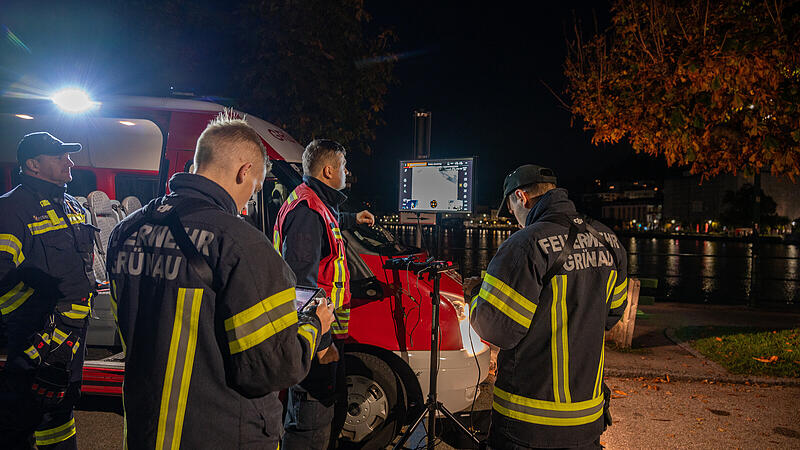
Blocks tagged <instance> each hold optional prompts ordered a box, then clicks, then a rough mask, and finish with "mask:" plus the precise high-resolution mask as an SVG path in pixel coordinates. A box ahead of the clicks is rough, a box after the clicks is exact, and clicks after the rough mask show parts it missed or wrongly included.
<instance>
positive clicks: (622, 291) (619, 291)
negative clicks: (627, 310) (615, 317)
mask: <svg viewBox="0 0 800 450" xmlns="http://www.w3.org/2000/svg"><path fill="white" fill-rule="evenodd" d="M627 298H628V279H627V278H625V280H623V282H622V283H620V284H619V285H618V286H617V287H615V288H614V296H613V297H611V306H610V308H611V309H614V308H619V307H620V306H622V303H623V302H624V301H625V300H626V299H627Z"/></svg>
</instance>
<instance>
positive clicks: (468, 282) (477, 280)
mask: <svg viewBox="0 0 800 450" xmlns="http://www.w3.org/2000/svg"><path fill="white" fill-rule="evenodd" d="M479 284H481V277H469V278H467V279H465V280H464V282H463V283H461V286H462V287H463V288H464V301H466V302H467V304H469V302H471V301H472V290H473V289H475V286H477V285H479Z"/></svg>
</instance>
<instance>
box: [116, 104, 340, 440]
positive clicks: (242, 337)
mask: <svg viewBox="0 0 800 450" xmlns="http://www.w3.org/2000/svg"><path fill="white" fill-rule="evenodd" d="M268 165H269V163H268V160H267V156H266V151H265V148H264V146H263V144H262V142H261V138H260V137H259V136H258V134H257V133H256V132H255V131H254V130H253V129H252V128H251V127H250V126H249V125H248V124H247V123H246V122H245V121H244V120H241V119H238V118H236V117H235V116H234V115H233V114H231V113H229V112H223V113H221V114H220V116H219V117H218V118H216V119H215V120H213V121H212V122H211V123H210V124H209V125H208V127H207V128H206V129H205V131H204V132H203V134H202V135H201V136H200V138H199V139H198V141H197V148H196V151H195V156H194V166H195V171H196V172H195V173H193V174H189V173H178V174H176V175H174V176H173V177H172V179H170V181H169V187H170V191H171V194H169V195H167V196H165V197H162V198H158V199H155V200H153V201H151V202H150V203H148V204H147V205H146V206H145V207H144V208H142V209H141V210H139V211H138V212H136V213H134V214H132V215H130V216H128V217H127V218H125V220H123V221H122V222H121V223H120V224H118V225H117V227H116V228H115V229H114V231H113V232H112V236H111V241H110V243H109V249H108V259H107V265H108V271H109V274H110V280H111V291H112V300H113V301H114V303H112V310H113V311H114V313H115V317H116V320H117V326H118V329H119V332H120V337H121V340H122V345H123V348H124V350H125V364H126V365H125V383H124V387H123V406H124V412H125V442H126V444H127V447H128V448H142V449H145V448H146V449H150V448H178V447H182V448H237V449H244V448H258V449H276V448H278V445H279V444H280V436H281V432H282V414H281V413H282V407H281V403H280V400H279V399H278V392H279V391H281V390H282V389H286V388H288V387H289V386H292V385H294V384H295V383H297V382H298V381H299V380H301V379H303V378H304V377H305V376H306V374H307V373H308V369H309V367H310V366H311V359H312V358H313V356H314V354H315V352H316V348H317V346H318V344H319V340H320V337H321V336H322V334H323V333H325V332H326V330H328V329H329V328H330V323H331V321H332V320H333V315H332V311H331V309H330V308H329V307H328V306H327V305H324V304H322V305H319V307H317V308H316V315H314V314H310V315H306V314H302V313H301V314H298V312H297V311H296V307H295V288H294V286H295V283H294V281H295V280H294V275H293V274H292V272H291V270H290V269H289V267H288V266H287V265H286V263H284V262H283V260H282V259H281V257H280V256H279V255H278V254H277V252H275V250H274V249H273V248H272V244H271V242H270V241H269V239H268V238H267V237H266V236H265V235H264V234H263V233H262V232H260V231H259V230H257V229H256V228H254V227H252V226H251V225H249V224H247V223H246V222H244V221H243V220H242V219H241V218H240V217H237V212H238V211H241V210H242V208H243V207H244V206H245V204H246V203H247V201H248V199H249V198H250V197H251V196H252V195H253V193H254V192H256V191H258V190H259V189H261V185H262V183H263V180H264V177H265V174H266V171H267V168H268Z"/></svg>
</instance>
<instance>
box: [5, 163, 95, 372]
mask: <svg viewBox="0 0 800 450" xmlns="http://www.w3.org/2000/svg"><path fill="white" fill-rule="evenodd" d="M0 211H2V215H0V316H2V321H3V325H4V327H5V332H6V335H7V337H8V361H7V364H6V368H5V370H7V371H9V372H16V373H25V374H31V373H32V372H33V371H34V370H35V368H36V367H37V366H38V365H39V363H40V361H41V359H42V358H43V357H45V354H40V351H37V349H35V348H34V347H33V346H32V344H31V336H32V335H33V334H34V333H44V335H45V336H44V337H45V341H46V342H47V343H48V344H50V345H51V346H52V345H55V344H61V342H63V339H64V338H66V337H67V335H68V334H69V333H74V334H75V335H76V336H77V337H78V338H79V340H78V341H77V345H75V346H74V347H73V353H74V357H73V359H72V363H71V366H70V369H71V381H78V380H80V378H81V369H82V367H83V356H84V350H85V345H84V344H85V342H84V339H85V336H86V330H87V328H88V326H89V320H88V318H87V317H88V315H89V309H90V302H91V295H92V294H93V293H94V291H95V279H94V272H93V271H92V250H93V243H94V241H93V239H94V228H93V227H92V226H91V225H86V224H85V223H84V221H85V219H86V216H85V211H84V209H83V207H82V206H81V204H80V203H79V202H78V201H77V200H75V198H74V197H72V196H70V195H69V194H66V193H65V187H64V186H63V185H62V186H58V185H55V184H52V183H48V182H46V181H44V180H40V179H38V178H34V177H31V176H28V175H23V176H22V184H21V185H19V186H17V187H16V188H14V189H12V190H11V191H10V192H7V193H6V194H4V195H3V196H1V197H0ZM51 317H52V318H53V319H54V324H53V325H48V324H49V322H50V318H51ZM51 337H52V341H51ZM40 350H41V349H40Z"/></svg>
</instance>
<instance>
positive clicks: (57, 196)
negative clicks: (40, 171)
mask: <svg viewBox="0 0 800 450" xmlns="http://www.w3.org/2000/svg"><path fill="white" fill-rule="evenodd" d="M22 186H23V187H25V188H27V189H29V190H31V191H33V192H35V193H36V194H39V195H40V196H42V197H44V198H46V199H48V200H55V201H57V202H59V203H60V202H63V201H64V194H65V193H66V192H67V186H66V185H60V186H59V185H57V184H53V183H50V182H49V181H44V180H41V179H39V178H36V177H32V176H30V175H26V174H22Z"/></svg>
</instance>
